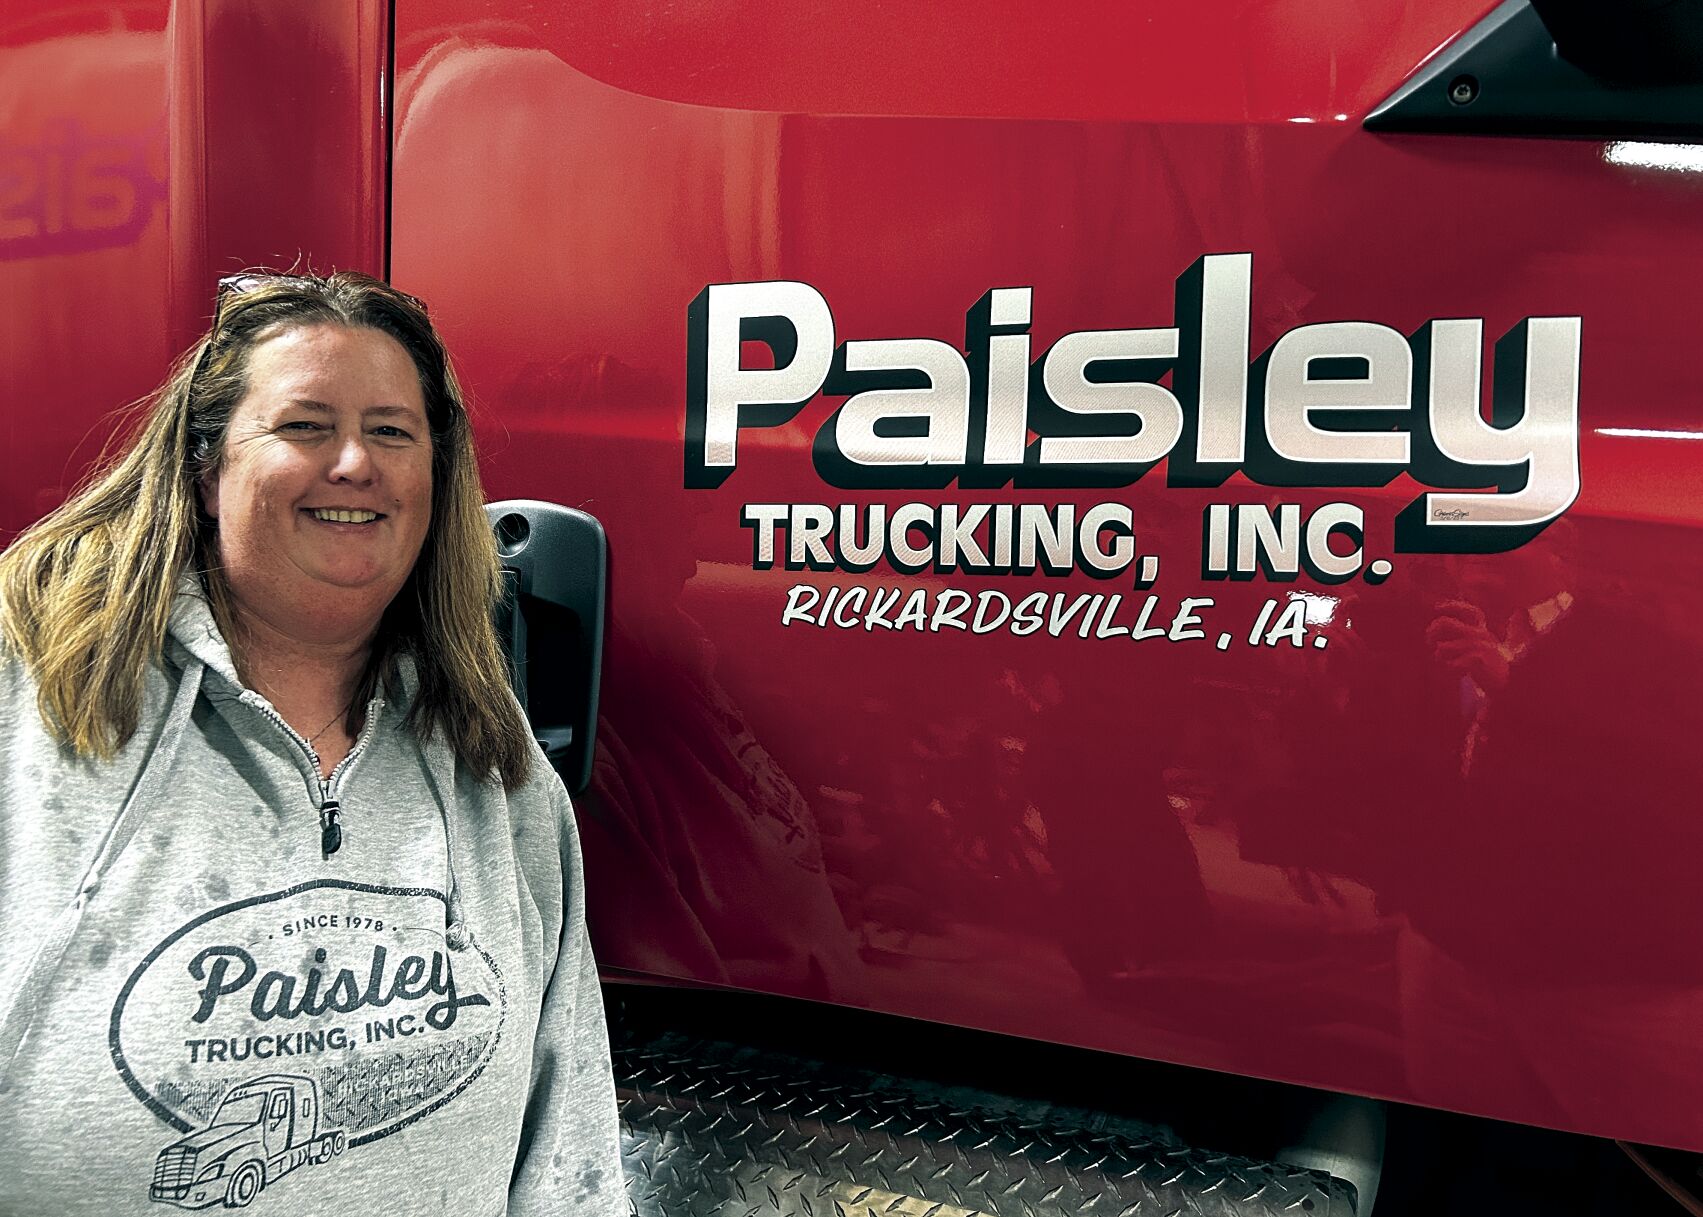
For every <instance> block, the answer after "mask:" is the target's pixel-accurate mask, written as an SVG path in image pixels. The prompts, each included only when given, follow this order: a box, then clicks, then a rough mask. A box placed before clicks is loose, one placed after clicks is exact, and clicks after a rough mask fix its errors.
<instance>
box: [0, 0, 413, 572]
mask: <svg viewBox="0 0 1703 1217" xmlns="http://www.w3.org/2000/svg"><path fill="white" fill-rule="evenodd" d="M13 7H14V8H18V7H20V6H13ZM388 22H389V9H388V6H387V5H385V4H383V3H380V2H379V0H358V2H357V3H348V2H347V0H312V2H310V3H292V4H287V5H278V6H268V7H266V8H265V10H264V11H261V10H259V9H256V7H255V6H253V5H248V4H237V3H231V2H229V0H183V2H180V3H176V4H167V3H166V0H146V2H142V0H129V2H125V3H106V4H94V3H90V4H67V5H55V6H52V7H50V8H48V9H47V10H45V11H41V12H35V13H31V14H28V15H23V14H21V13H20V14H18V15H16V16H13V15H11V14H8V15H6V16H4V17H0V115H4V116H5V117H4V127H3V128H0V158H3V159H0V331H3V333H4V338H3V339H0V341H3V342H4V343H5V346H4V347H3V348H0V350H3V352H4V356H3V359H0V366H3V368H4V376H5V381H4V393H3V400H4V401H5V402H6V405H7V408H6V409H5V410H3V411H0V436H3V437H4V441H5V450H6V452H7V454H8V456H9V458H10V459H11V460H12V461H13V462H14V465H13V467H14V468H22V469H27V470H29V471H30V472H29V474H28V476H24V477H17V476H13V477H8V478H7V479H5V481H4V483H3V484H0V540H3V539H5V538H7V537H10V536H11V535H13V534H15V533H16V532H17V530H18V529H20V528H22V527H23V526H24V525H26V524H28V523H29V522H30V521H32V520H34V519H36V518H38V517H39V516H41V515H42V514H43V513H44V512H45V511H47V510H48V509H49V508H51V507H53V506H54V505H55V504H57V503H59V502H60V501H62V500H63V499H64V497H65V495H66V494H67V492H68V491H69V490H70V488H71V487H72V486H73V485H74V484H75V483H76V481H77V479H78V478H79V477H80V476H81V474H82V471H83V470H84V468H86V466H87V464H88V462H89V461H90V460H91V459H92V458H93V457H94V456H95V455H96V454H97V453H98V452H99V451H100V448H101V445H102V444H103V442H104V441H105V439H106V437H107V435H108V433H109V432H110V431H111V429H112V426H113V420H111V419H110V418H109V415H111V413H112V412H113V411H114V410H115V409H117V408H118V407H120V406H122V405H124V404H125V403H127V402H131V401H134V400H136V399H137V398H139V397H141V396H142V395H144V394H146V393H148V392H149V391H150V390H151V389H153V388H154V387H155V386H157V385H158V384H159V382H160V381H161V380H162V379H163V376H164V372H165V369H166V367H167V365H168V364H169V363H170V361H171V360H172V359H173V358H174V357H176V356H177V355H178V354H179V353H180V352H182V351H183V350H184V348H185V347H186V346H187V345H188V344H189V343H190V342H191V341H193V340H194V339H195V338H196V337H197V336H198V335H199V334H200V333H201V332H202V330H204V329H205V328H206V325H207V319H208V315H209V314H210V313H211V311H212V305H213V287H214V284H215V282H216V281H217V279H218V277H219V275H221V274H225V273H228V272H229V271H231V270H234V269H239V268H241V267H245V266H256V265H289V264H291V263H294V262H296V261H297V260H298V259H300V260H301V261H303V262H311V263H312V264H313V265H315V266H317V267H321V268H329V267H349V268H355V269H360V270H367V271H371V272H373V273H381V272H382V271H383V270H384V220H385V214H386V213H385V192H386V189H387V179H386V169H387V165H386V155H387V149H388V142H389V135H388V119H387V115H386V111H385V109H384V100H385V96H386V90H387V88H388V68H389V49H390V43H389V25H388Z"/></svg>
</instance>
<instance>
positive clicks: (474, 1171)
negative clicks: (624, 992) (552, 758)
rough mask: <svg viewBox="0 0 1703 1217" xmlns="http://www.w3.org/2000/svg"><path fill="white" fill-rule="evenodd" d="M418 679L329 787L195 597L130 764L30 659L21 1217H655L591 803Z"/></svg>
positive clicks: (19, 908) (13, 939)
mask: <svg viewBox="0 0 1703 1217" xmlns="http://www.w3.org/2000/svg"><path fill="white" fill-rule="evenodd" d="M402 677H403V679H402V684H403V686H404V688H405V690H406V697H405V698H403V699H402V701H401V704H397V705H390V704H386V703H385V702H384V701H383V700H375V701H373V702H372V703H371V704H370V705H369V706H368V708H367V715H366V725H365V727H364V729H363V730H362V732H361V736H360V738H359V740H358V741H357V742H356V745H355V747H354V749H353V750H352V751H351V752H350V753H349V755H348V757H347V758H346V759H345V760H344V761H343V762H342V763H341V764H339V765H338V766H337V768H336V770H335V771H334V772H333V773H332V774H331V776H330V777H329V778H328V779H325V780H322V779H321V777H320V770H319V761H318V758H317V757H316V756H315V755H314V753H313V749H312V747H311V746H310V745H309V744H308V743H307V741H306V740H304V739H303V738H302V737H301V736H300V735H299V734H298V733H296V732H295V731H293V730H292V729H291V728H290V727H289V726H288V725H287V724H286V723H285V722H284V720H283V718H282V717H281V716H280V715H279V714H278V713H277V711H276V710H275V709H273V707H272V706H271V705H270V704H269V703H268V702H267V701H266V699H265V698H264V697H262V696H261V695H260V694H258V693H256V692H255V691H253V690H251V689H246V688H244V687H243V685H242V683H241V682H240V680H239V679H238V678H237V674H236V671H235V668H234V666H233V665H232V663H231V657H230V652H229V650H228V649H227V647H226V646H225V643H224V641H223V640H222V639H221V638H220V636H219V633H218V631H217V629H216V628H215V626H214V624H213V619H212V615H211V613H210V612H209V610H208V607H207V604H206V602H205V600H204V599H203V598H202V597H201V595H200V594H199V591H198V589H197V588H196V586H195V585H194V584H193V582H186V584H185V587H184V590H183V591H181V592H180V594H179V596H178V599H177V602H176V604H175V606H174V611H173V615H172V623H171V630H170V637H169V639H168V641H167V645H166V648H165V654H164V655H163V656H162V659H161V661H160V662H159V663H158V664H157V665H155V666H154V667H152V668H151V669H150V671H149V673H148V677H147V682H146V688H145V695H144V709H143V714H142V720H141V726H140V728H139V729H138V730H137V732H136V733H135V735H134V736H133V737H132V738H131V740H130V741H129V742H128V743H127V744H126V745H125V747H124V748H123V749H121V750H120V752H119V753H118V755H117V756H116V757H114V758H113V759H112V760H110V761H91V760H85V759H79V758H75V757H73V756H71V755H70V754H68V753H67V752H66V751H65V750H63V749H62V748H60V747H59V746H58V744H57V743H56V742H55V741H54V740H53V739H52V738H51V737H50V736H49V735H48V734H47V732H46V731H45V729H44V728H43V725H42V722H41V719H40V715H39V713H38V711H37V707H36V687H35V685H34V683H33V681H32V680H31V679H30V677H29V675H28V673H27V672H26V671H25V670H24V667H23V665H22V664H21V663H20V662H19V661H18V660H17V659H16V658H14V657H10V656H3V655H0V781H3V785H0V1214H37V1213H40V1214H67V1215H69V1214H79V1213H100V1214H110V1213H116V1212H144V1211H159V1212H163V1211H165V1209H163V1208H158V1209H157V1208H155V1206H156V1205H161V1206H170V1207H176V1208H185V1209H198V1208H208V1207H214V1206H233V1207H248V1206H252V1207H253V1208H254V1209H255V1210H256V1211H257V1212H262V1213H264V1212H268V1211H271V1212H276V1213H281V1214H282V1213H288V1214H300V1213H315V1214H327V1215H338V1214H349V1215H350V1217H354V1215H356V1214H363V1215H365V1214H371V1213H377V1212H385V1213H409V1214H414V1213H421V1214H425V1213H439V1212H445V1213H447V1212H455V1213H473V1214H502V1213H505V1212H506V1213H509V1214H533V1213H550V1214H588V1215H595V1217H606V1215H607V1217H616V1215H617V1214H622V1213H625V1212H626V1211H627V1206H626V1201H625V1196H624V1189H623V1186H622V1179H621V1165H620V1151H619V1134H618V1125H617V1117H616V1109H615V1098H614V1087H613V1082H612V1079H611V1075H610V1063H609V1047H608V1035H607V1030H606V1027H605V1024H604V1018H603V1005H602V998H601V995H600V991H599V988H598V981H597V970H596V966H595V963H594V962H593V959H592V954H591V947H590V944H589V941H588V939H587V936H586V927H585V914H584V896H583V889H582V885H581V862H580V851H579V839H578V836H577V834H576V832H575V828H574V821H573V815H572V810H571V808H570V806H569V803H568V797H567V793H566V791H565V790H564V789H563V787H562V784H561V781H560V779H559V778H557V777H556V775H555V774H554V773H553V772H552V771H551V769H550V768H549V766H548V765H547V764H546V763H545V762H544V761H543V758H542V757H540V758H539V760H538V764H537V765H536V767H535V772H534V774H533V776H532V777H531V778H530V779H529V780H528V781H527V783H526V784H525V785H524V786H522V787H521V788H520V789H518V790H515V791H513V792H505V791H504V790H503V788H502V786H501V784H500V783H499V782H497V781H495V780H494V779H486V778H482V777H481V776H479V775H475V774H472V773H470V772H468V771H467V770H466V769H465V768H463V767H462V766H460V765H458V764H457V762H456V759H455V757H454V754H453V753H452V751H451V750H450V749H449V747H448V746H447V745H446V744H444V743H443V742H442V741H439V740H421V739H419V738H417V737H416V736H415V734H414V733H413V732H412V731H411V730H410V729H409V728H407V727H406V726H405V725H404V722H403V719H404V715H405V713H406V710H407V699H408V698H411V697H412V696H413V695H414V682H413V679H412V669H411V667H409V666H408V665H407V663H406V662H404V663H403V665H402ZM333 846H335V848H334V849H333V848H332V847H333Z"/></svg>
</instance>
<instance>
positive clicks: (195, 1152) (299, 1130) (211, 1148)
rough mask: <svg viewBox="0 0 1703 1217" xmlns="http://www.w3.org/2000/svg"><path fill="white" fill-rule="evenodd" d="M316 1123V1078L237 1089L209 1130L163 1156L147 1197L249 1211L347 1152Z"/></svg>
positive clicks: (271, 1078) (272, 1080) (339, 1136)
mask: <svg viewBox="0 0 1703 1217" xmlns="http://www.w3.org/2000/svg"><path fill="white" fill-rule="evenodd" d="M319 1120H320V1107H319V1086H318V1085H317V1084H316V1083H315V1082H314V1080H313V1079H312V1078H309V1077H303V1076H301V1075H299V1074H288V1073H270V1074H265V1075H263V1076H261V1077H257V1078H251V1079H249V1080H248V1081H246V1082H243V1083H241V1084H240V1085H236V1086H233V1087H231V1088H230V1090H229V1091H227V1092H226V1094H225V1097H224V1098H223V1099H222V1100H221V1101H220V1103H219V1106H218V1108H217V1110H215V1111H214V1113H213V1115H212V1117H211V1118H210V1119H209V1120H208V1121H207V1124H206V1126H205V1127H203V1128H200V1129H197V1130H196V1131H195V1132H192V1133H190V1134H189V1135H188V1136H186V1137H183V1138H181V1139H179V1140H177V1141H174V1142H172V1143H171V1144H170V1145H168V1146H166V1147H165V1148H164V1149H162V1150H161V1151H160V1155H159V1157H158V1159H156V1160H155V1163H154V1181H153V1184H152V1186H151V1187H150V1188H149V1189H148V1198H149V1199H150V1200H155V1201H160V1202H163V1203H166V1204H175V1205H177V1206H178V1207H179V1208H187V1209H201V1208H207V1207H209V1206H210V1205H214V1204H219V1203H223V1204H224V1205H225V1206H226V1207H227V1208H245V1207H247V1206H248V1205H249V1204H251V1203H252V1202H253V1201H254V1198H255V1197H256V1196H258V1195H260V1193H261V1192H262V1191H263V1190H264V1189H265V1188H266V1187H268V1186H270V1185H271V1184H273V1183H275V1182H277V1181H278V1180H279V1179H280V1178H282V1177H283V1176H284V1175H287V1174H288V1173H289V1172H290V1171H292V1170H294V1169H295V1168H296V1167H298V1166H300V1165H302V1164H303V1163H305V1162H326V1161H329V1160H330V1159H331V1158H333V1157H335V1156H336V1155H338V1154H340V1153H342V1152H343V1146H344V1134H343V1132H342V1130H341V1129H327V1130H325V1131H323V1132H322V1131H321V1130H320V1127H319Z"/></svg>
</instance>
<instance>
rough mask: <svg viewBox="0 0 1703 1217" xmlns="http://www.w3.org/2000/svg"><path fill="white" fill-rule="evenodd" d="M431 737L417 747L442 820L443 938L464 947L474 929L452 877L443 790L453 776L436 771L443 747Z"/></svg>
mask: <svg viewBox="0 0 1703 1217" xmlns="http://www.w3.org/2000/svg"><path fill="white" fill-rule="evenodd" d="M433 743H434V742H433V741H430V740H422V741H420V751H421V752H422V753H423V754H425V756H424V759H425V761H426V763H425V765H424V766H423V768H424V769H425V771H426V785H428V786H430V787H431V788H432V798H433V799H435V800H436V801H437V805H438V816H439V817H440V818H441V819H442V820H443V848H444V864H445V865H446V866H448V868H449V901H448V906H447V907H446V908H445V909H444V931H443V938H444V941H445V942H446V943H448V944H449V949H450V950H452V951H465V950H466V949H467V948H468V946H470V945H471V944H472V942H473V930H472V928H471V927H470V926H469V925H468V924H467V917H466V915H465V914H464V913H463V912H462V908H461V885H460V884H459V883H458V882H456V878H455V834H454V830H453V829H451V828H450V814H449V801H448V800H447V799H445V798H444V791H445V790H446V789H447V790H452V791H453V790H454V788H455V777H454V775H453V774H444V773H439V772H438V769H437V766H438V765H439V764H440V763H441V762H442V760H443V757H444V749H442V748H440V747H434V746H433Z"/></svg>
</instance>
